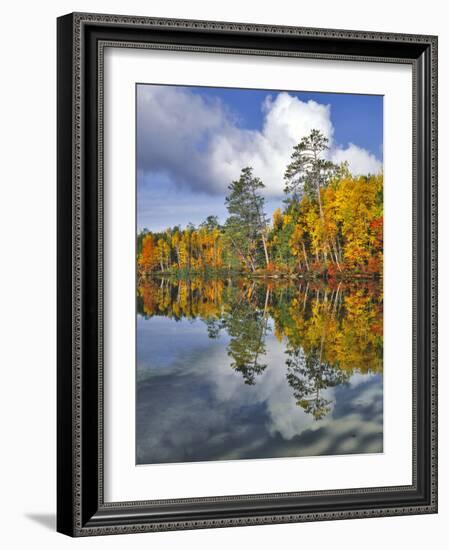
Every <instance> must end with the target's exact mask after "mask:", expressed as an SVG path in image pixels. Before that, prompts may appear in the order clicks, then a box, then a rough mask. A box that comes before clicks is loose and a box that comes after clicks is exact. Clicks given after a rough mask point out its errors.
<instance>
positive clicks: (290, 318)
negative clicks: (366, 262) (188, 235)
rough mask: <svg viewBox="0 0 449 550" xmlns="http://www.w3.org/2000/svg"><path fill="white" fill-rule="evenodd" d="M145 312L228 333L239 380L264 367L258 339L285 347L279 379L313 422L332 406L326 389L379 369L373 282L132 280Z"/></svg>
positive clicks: (378, 310) (213, 334)
mask: <svg viewBox="0 0 449 550" xmlns="http://www.w3.org/2000/svg"><path fill="white" fill-rule="evenodd" d="M137 307H138V312H139V313H140V314H141V315H143V316H145V317H147V318H148V317H153V316H164V317H169V318H172V319H175V320H180V319H183V318H188V319H200V320H201V321H203V322H204V323H205V324H206V326H207V331H208V335H209V337H210V338H213V339H215V338H219V337H220V334H221V333H222V332H224V333H226V334H227V336H228V338H229V343H228V345H227V353H228V356H229V357H230V359H231V362H230V367H231V368H233V369H234V370H235V371H237V372H239V373H240V374H241V375H242V378H243V381H244V383H245V384H247V385H254V384H256V383H257V378H258V376H260V375H261V374H262V373H263V372H264V371H265V370H266V368H267V362H266V357H265V355H266V345H265V341H266V337H267V333H268V332H269V331H270V330H272V327H273V330H274V334H275V336H276V338H277V339H278V340H279V341H284V342H285V345H286V351H285V353H286V360H285V365H286V380H287V382H288V384H289V385H290V387H291V389H292V392H293V395H294V398H295V400H296V404H297V405H298V406H299V407H301V408H302V409H303V410H304V411H305V412H306V413H308V414H310V415H312V416H313V418H315V419H316V420H319V419H321V418H323V417H324V416H326V415H327V414H328V413H329V412H330V411H331V410H332V401H331V400H330V399H329V398H328V397H327V396H326V395H325V390H326V389H327V388H332V387H335V386H338V385H342V384H345V383H347V382H348V380H349V378H350V377H351V375H352V374H354V373H355V372H361V373H379V372H381V371H382V355H383V326H382V320H383V316H382V282H381V281H375V280H370V281H363V282H361V281H352V282H338V281H333V280H330V281H327V282H323V281H313V282H305V281H294V282H292V281H284V280H273V279H244V278H235V279H234V278H228V279H214V278H211V279H208V278H206V277H203V278H201V277H195V278H192V279H179V280H175V279H157V278H150V279H146V280H143V281H140V284H139V286H138V296H137Z"/></svg>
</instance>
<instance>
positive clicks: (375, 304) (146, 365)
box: [136, 277, 383, 464]
mask: <svg viewBox="0 0 449 550" xmlns="http://www.w3.org/2000/svg"><path fill="white" fill-rule="evenodd" d="M382 319H383V311H382V282H381V281H377V280H370V281H368V282H367V281H349V282H347V281H345V282H343V281H341V282H338V281H327V282H324V281H320V280H318V281H309V282H307V281H304V280H301V279H297V280H294V281H291V280H289V281H286V280H276V279H263V278H261V279H249V278H238V277H235V278H233V277H229V278H225V279H218V278H207V277H192V278H190V279H180V280H176V279H170V278H156V277H155V278H147V279H145V280H143V281H140V282H139V285H138V295H137V393H136V430H137V433H136V441H137V445H136V455H137V456H136V463H137V464H155V463H170V462H172V463H173V462H192V461H205V460H233V459H255V458H274V457H292V456H294V457H299V456H319V455H341V454H350V453H380V452H382V451H383V376H382V368H383V327H382Z"/></svg>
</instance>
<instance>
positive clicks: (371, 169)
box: [331, 143, 382, 174]
mask: <svg viewBox="0 0 449 550" xmlns="http://www.w3.org/2000/svg"><path fill="white" fill-rule="evenodd" d="M331 159H332V161H333V162H335V163H337V164H339V163H340V162H344V161H347V163H348V164H349V170H350V171H351V172H352V173H353V174H378V173H379V172H381V170H382V163H381V162H380V160H378V159H377V158H376V157H375V156H374V155H373V154H372V153H370V152H369V151H367V150H366V149H362V148H361V147H357V145H354V144H353V143H350V144H349V145H348V147H347V148H346V149H334V150H333V151H331Z"/></svg>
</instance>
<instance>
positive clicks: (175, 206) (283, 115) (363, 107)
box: [137, 84, 383, 231]
mask: <svg viewBox="0 0 449 550" xmlns="http://www.w3.org/2000/svg"><path fill="white" fill-rule="evenodd" d="M312 128H318V129H320V130H321V131H322V132H323V133H324V134H325V135H326V136H327V137H328V138H329V144H330V150H329V158H330V159H331V160H333V161H334V162H341V161H343V160H347V161H348V162H349V165H350V169H351V171H352V172H353V173H360V174H366V173H377V172H380V171H381V170H382V156H383V155H382V145H383V97H382V96H369V95H353V94H329V93H318V92H291V91H288V92H278V91H272V90H246V89H235V88H234V89H233V88H209V87H207V88H206V87H203V88H199V87H184V86H161V85H148V84H141V85H138V86H137V227H138V230H140V229H142V228H143V227H146V228H148V229H150V230H153V231H159V230H163V229H165V228H166V227H170V226H173V225H182V226H185V225H186V224H187V223H189V222H192V223H194V224H199V223H200V222H201V221H202V220H204V219H205V218H206V217H207V216H208V215H210V214H213V215H217V216H218V217H219V218H220V219H221V221H224V219H225V217H226V209H225V207H224V197H225V195H226V191H227V186H228V185H229V183H230V182H231V181H232V180H233V179H237V178H238V176H239V173H240V170H241V168H243V167H245V166H247V165H251V166H253V168H254V172H255V175H257V176H258V177H260V178H261V179H262V181H264V183H265V185H266V189H265V197H266V205H267V211H268V214H272V212H273V211H274V209H275V208H276V207H277V206H279V205H280V204H281V203H282V199H283V196H282V188H283V173H284V170H285V167H286V165H287V163H288V161H289V158H290V154H291V151H292V147H293V146H294V145H295V144H296V143H298V142H299V141H300V139H301V138H302V137H303V136H304V135H306V134H308V133H309V132H310V130H311V129H312Z"/></svg>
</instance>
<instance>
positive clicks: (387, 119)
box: [57, 13, 437, 536]
mask: <svg viewBox="0 0 449 550" xmlns="http://www.w3.org/2000/svg"><path fill="white" fill-rule="evenodd" d="M436 201H437V38H436V37H434V36H423V35H403V34H383V33H375V32H362V31H343V30H330V29H312V28H296V27H279V26H264V25H253V24H247V23H245V24H243V23H221V22H209V21H186V20H173V19H154V18H148V17H133V16H129V17H128V16H114V15H101V14H83V13H76V14H70V15H66V16H63V17H60V18H59V19H58V513H57V516H58V519H57V528H58V531H60V532H62V533H65V534H67V535H71V536H88V535H103V534H118V533H132V532H143V531H162V530H174V529H197V528H211V527H226V526H243V525H259V524H268V523H285V522H302V521H315V520H331V519H340V518H364V517H373V516H390V515H403V514H421V513H435V512H436V511H437V364H436V360H437V359H436V358H437V326H436V325H437V266H436V262H437V233H436V231H437V230H436V215H437V206H436Z"/></svg>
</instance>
